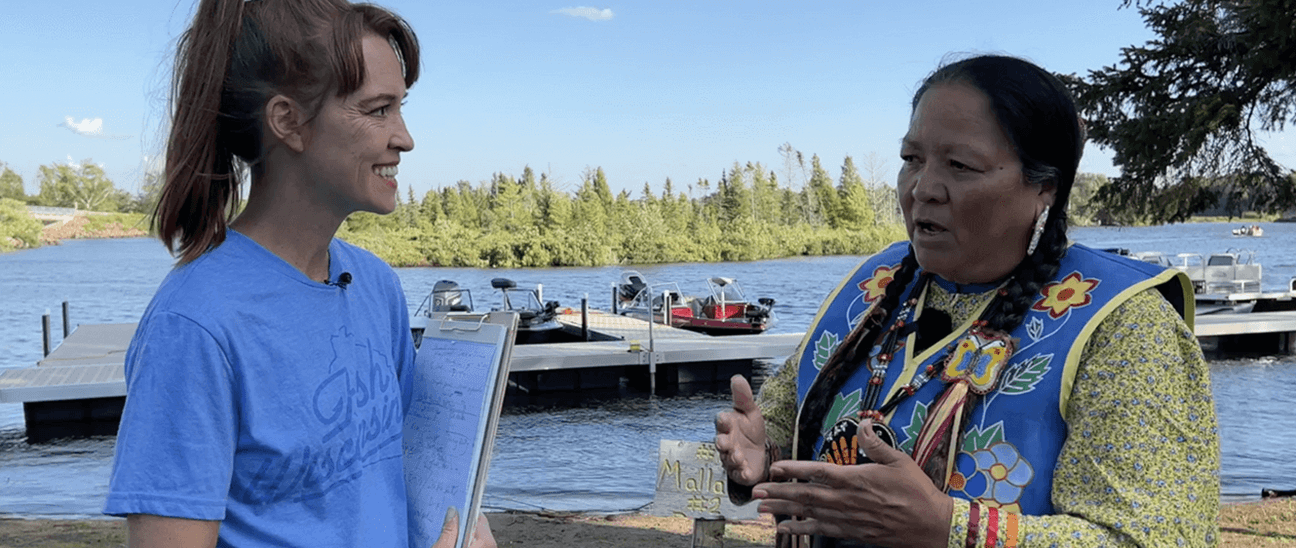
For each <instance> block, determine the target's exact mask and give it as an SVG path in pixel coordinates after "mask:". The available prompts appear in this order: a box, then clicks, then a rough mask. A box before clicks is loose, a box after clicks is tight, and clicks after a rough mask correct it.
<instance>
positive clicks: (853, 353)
mask: <svg viewBox="0 0 1296 548" xmlns="http://www.w3.org/2000/svg"><path fill="white" fill-rule="evenodd" d="M955 83H957V84H965V85H969V86H972V87H974V88H976V89H977V90H979V91H981V92H982V93H984V94H985V95H986V97H987V98H988V99H989V101H990V108H991V111H992V112H993V113H994V115H995V118H996V120H997V121H998V122H999V125H1000V126H1001V127H1002V128H1003V130H1004V133H1005V134H1007V136H1008V139H1009V141H1010V142H1011V143H1012V145H1013V148H1014V150H1015V152H1016V153H1017V156H1018V158H1019V159H1020V160H1021V162H1022V175H1023V176H1024V177H1026V180H1027V182H1029V183H1031V184H1037V185H1053V186H1054V188H1055V192H1054V200H1053V204H1052V206H1051V207H1050V210H1049V213H1048V219H1047V221H1046V223H1045V227H1044V231H1043V233H1042V234H1041V236H1040V241H1039V244H1038V246H1037V247H1036V249H1035V252H1034V253H1032V254H1029V255H1027V256H1026V257H1025V259H1023V260H1022V262H1021V263H1019V264H1018V265H1017V266H1016V267H1015V268H1014V269H1013V271H1012V272H1011V273H1010V274H1009V276H1010V278H1009V280H1008V282H1007V283H1006V284H1005V285H1004V287H1003V289H1002V291H1001V292H1000V293H999V294H998V295H996V296H995V297H994V300H993V301H992V302H991V303H990V304H989V305H988V306H987V307H986V309H985V311H984V312H983V314H982V316H981V319H982V320H985V322H986V328H988V329H991V330H995V331H1001V332H1011V331H1012V330H1014V329H1016V328H1017V326H1019V325H1021V322H1022V319H1023V318H1025V316H1026V312H1027V311H1028V310H1029V309H1030V307H1031V305H1032V304H1034V302H1035V301H1036V300H1037V299H1038V298H1039V296H1040V289H1041V288H1042V287H1043V286H1044V284H1046V283H1048V282H1049V281H1050V280H1052V279H1053V278H1054V277H1055V276H1056V275H1057V271H1058V268H1059V265H1060V264H1061V261H1062V258H1063V257H1064V256H1065V255H1066V251H1067V235H1066V229H1067V214H1066V209H1067V202H1068V201H1069V199H1070V195H1071V186H1072V185H1073V184H1074V182H1075V174H1076V170H1077V169H1078V167H1079V165H1080V156H1081V154H1082V153H1083V151H1084V130H1083V128H1082V127H1081V125H1080V119H1079V116H1078V113H1077V111H1076V106H1075V101H1074V100H1073V99H1072V97H1071V94H1070V92H1068V91H1067V89H1066V87H1065V86H1064V85H1063V84H1062V82H1061V81H1060V80H1058V78H1057V77H1055V76H1053V75H1052V74H1050V73H1049V72H1047V71H1045V70H1044V69H1042V68H1040V67H1038V66H1036V65H1034V64H1032V63H1030V62H1028V61H1024V60H1021V59H1017V58H1014V57H1005V56H998V55H986V56H978V57H972V58H968V59H964V60H961V61H957V62H954V63H949V64H946V65H944V66H942V67H941V68H939V69H937V70H936V72H934V73H932V74H931V75H930V76H928V77H927V78H926V79H925V80H924V81H923V83H922V85H921V86H920V87H919V89H918V91H917V92H915V94H914V98H913V103H912V108H915V109H916V108H917V107H918V102H919V100H920V99H922V96H923V94H925V93H926V92H927V91H928V90H929V89H931V88H932V87H934V86H938V85H942V84H955ZM918 270H919V266H918V261H917V259H916V258H915V256H914V252H913V247H912V246H910V248H909V253H908V255H906V256H905V258H904V260H903V261H902V262H901V266H900V269H899V270H898V271H897V272H896V273H895V277H894V279H893V280H892V281H891V283H890V284H889V285H887V288H886V293H885V294H884V296H883V297H882V301H881V302H880V303H879V305H878V307H877V308H876V309H875V311H874V313H873V314H871V315H870V316H869V317H868V318H865V319H864V320H863V321H861V322H860V325H859V326H857V327H856V328H855V329H854V330H852V331H851V333H850V334H848V335H847V336H846V338H845V339H844V340H843V341H842V342H841V344H840V345H839V346H838V348H837V350H836V351H834V352H833V355H832V356H830V357H829V358H828V362H827V363H825V364H824V366H823V369H822V370H821V371H820V373H819V376H818V378H817V379H816V380H815V383H814V384H813V385H812V386H811V387H810V390H809V392H808V393H807V394H806V398H805V400H804V401H805V403H804V405H803V407H802V409H801V414H800V418H799V420H798V422H797V431H798V432H799V433H800V437H799V439H798V443H797V447H795V448H794V449H795V450H796V458H798V459H802V460H810V459H813V458H814V457H813V453H814V444H815V442H816V441H818V438H819V433H820V432H821V430H822V428H823V421H824V419H825V416H826V415H827V412H828V409H829V408H830V407H831V405H832V401H833V396H834V395H835V394H836V393H837V392H839V391H841V389H842V387H843V386H844V385H845V384H846V381H847V380H848V379H850V378H851V377H852V376H854V374H855V373H856V372H857V371H858V370H859V368H860V366H861V365H862V364H863V363H864V362H865V361H866V360H865V359H864V358H865V357H866V356H867V355H868V352H867V349H870V348H872V347H873V346H874V345H875V344H877V342H878V340H877V339H878V336H879V335H880V334H881V333H882V331H883V327H882V326H883V325H887V322H891V321H894V319H893V318H891V316H892V315H893V314H894V313H895V311H896V310H897V309H898V308H899V307H898V306H897V305H899V304H900V297H901V296H902V295H903V294H904V291H905V289H906V288H907V287H908V286H909V285H910V282H912V281H913V278H914V276H915V275H916V273H917V272H918ZM861 349H863V350H864V352H863V353H861V352H860V350H861Z"/></svg>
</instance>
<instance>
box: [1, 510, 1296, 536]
mask: <svg viewBox="0 0 1296 548" xmlns="http://www.w3.org/2000/svg"><path fill="white" fill-rule="evenodd" d="M486 517H487V519H488V520H489V521H490V524H491V531H492V533H493V534H494V535H495V540H496V543H497V544H498V545H499V546H501V547H507V546H518V547H522V546H525V547H527V548H595V547H602V546H638V547H644V548H665V547H670V546H689V545H690V544H691V538H692V531H693V524H692V520H690V519H688V518H683V517H656V516H650V515H646V514H642V513H622V514H597V513H582V512H521V511H511V512H490V513H487V514H486ZM773 540H774V523H773V520H772V518H770V517H769V516H761V519H759V520H752V521H736V522H729V523H728V524H727V525H726V527H725V537H724V545H725V546H730V547H739V548H745V547H752V546H771V545H772V544H773ZM125 542H126V522H125V520H124V519H120V518H105V519H82V520H54V519H42V518H14V517H7V518H0V548H10V547H14V548H16V547H37V546H58V547H66V548H76V547H92V546H95V547H103V546H125ZM1259 542H1263V543H1266V544H1268V543H1275V544H1274V545H1292V544H1296V498H1279V499H1262V500H1259V501H1247V502H1232V503H1223V504H1221V505H1220V544H1219V546H1220V548H1253V547H1254V546H1255V545H1256V544H1257V543H1259Z"/></svg>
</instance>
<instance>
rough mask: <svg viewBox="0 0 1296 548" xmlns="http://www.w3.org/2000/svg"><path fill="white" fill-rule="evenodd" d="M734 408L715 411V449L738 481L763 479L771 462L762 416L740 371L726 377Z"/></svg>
mask: <svg viewBox="0 0 1296 548" xmlns="http://www.w3.org/2000/svg"><path fill="white" fill-rule="evenodd" d="M729 389H730V391H731V392H733V410H731V411H721V412H720V413H718V414H717V415H716V419H715V427H716V437H715V444H716V449H717V450H719V451H720V461H721V462H723V463H724V467H725V472H726V473H728V474H729V478H730V479H732V480H734V481H735V482H738V483H739V484H740V485H748V486H750V485H756V484H757V483H760V482H762V481H765V480H766V477H765V476H766V475H767V472H768V470H769V465H770V463H768V462H766V458H767V457H766V453H765V439H766V438H765V417H763V416H761V412H760V409H759V408H758V407H756V398H755V397H754V396H753V395H752V389H751V385H750V384H747V379H746V378H744V377H743V376H742V375H734V376H733V378H731V379H729Z"/></svg>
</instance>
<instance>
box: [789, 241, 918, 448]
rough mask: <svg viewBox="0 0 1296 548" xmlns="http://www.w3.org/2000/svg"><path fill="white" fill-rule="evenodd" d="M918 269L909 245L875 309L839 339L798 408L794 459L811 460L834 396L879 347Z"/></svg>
mask: <svg viewBox="0 0 1296 548" xmlns="http://www.w3.org/2000/svg"><path fill="white" fill-rule="evenodd" d="M918 268H919V267H918V259H917V257H916V256H915V255H914V252H913V246H912V245H911V246H909V253H908V254H907V255H905V258H904V260H903V261H901V262H900V268H899V269H898V270H896V272H895V274H893V275H892V276H893V277H892V279H891V282H890V283H888V284H887V286H886V291H885V292H884V293H883V294H882V300H881V301H879V302H878V304H877V307H876V308H874V309H873V311H872V313H870V314H869V315H868V316H867V317H865V318H864V319H862V320H860V323H859V325H856V326H855V329H852V330H851V332H850V333H849V334H847V335H846V337H845V338H843V339H842V341H841V344H839V345H838V346H837V349H836V350H834V351H833V353H832V355H831V356H829V357H828V361H827V362H825V363H824V365H823V368H822V369H820V370H819V376H818V377H817V378H816V379H815V383H814V384H813V385H811V386H810V390H809V391H808V392H807V393H806V397H805V404H804V406H802V408H801V416H800V420H799V421H798V422H797V431H798V432H800V433H801V434H800V437H799V438H798V440H797V446H796V447H794V448H793V449H795V450H796V458H797V459H799V460H811V459H812V458H813V456H812V455H813V453H814V444H815V442H816V441H818V438H819V433H820V431H821V430H822V429H823V421H824V418H825V416H826V415H827V414H828V409H829V408H831V407H832V402H833V395H834V394H836V393H837V392H839V391H841V389H842V386H845V384H846V380H847V379H850V378H851V377H852V376H854V375H855V372H856V371H859V368H860V366H861V365H863V364H864V362H865V361H866V360H865V358H866V357H867V356H868V351H869V349H871V348H873V346H874V345H876V344H877V343H878V340H877V338H878V336H879V335H880V334H881V333H882V330H883V326H885V325H887V324H888V323H889V322H891V321H894V320H893V319H892V316H893V315H894V314H895V313H896V311H897V310H898V309H899V306H898V305H899V304H900V297H901V296H902V295H904V292H905V288H906V287H908V286H909V282H911V281H913V279H914V275H915V274H917V272H918ZM861 351H862V352H861Z"/></svg>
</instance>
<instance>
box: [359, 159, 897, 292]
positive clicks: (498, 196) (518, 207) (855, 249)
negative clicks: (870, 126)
mask: <svg viewBox="0 0 1296 548" xmlns="http://www.w3.org/2000/svg"><path fill="white" fill-rule="evenodd" d="M810 164H811V165H810V167H809V170H808V173H805V177H804V180H805V181H806V182H805V184H802V185H800V187H801V188H799V189H793V188H790V187H789V186H783V185H780V184H779V181H778V178H777V177H776V175H775V174H774V172H772V171H769V170H766V169H765V168H764V167H762V166H761V165H760V164H759V163H748V164H746V165H739V164H737V163H735V164H734V166H733V168H732V169H730V170H729V171H727V172H725V173H724V175H723V176H722V177H721V178H720V180H719V181H718V182H716V183H714V184H713V183H711V182H709V181H707V180H705V179H703V180H700V181H698V182H697V183H696V184H694V185H689V188H688V189H687V191H685V190H682V189H679V188H675V187H674V185H673V184H672V182H671V181H670V180H669V179H667V180H666V182H665V186H664V188H663V189H662V190H661V191H660V192H659V193H658V192H654V191H653V190H652V188H650V186H649V185H647V184H645V185H644V188H643V192H642V195H641V196H638V197H633V198H632V197H631V194H630V192H629V191H622V192H620V193H618V194H613V193H612V191H611V189H610V187H609V185H608V182H607V178H606V176H605V175H604V173H603V170H602V169H601V168H598V169H593V170H587V171H586V173H585V174H583V175H582V177H581V179H582V181H581V185H580V188H579V189H578V190H576V192H575V194H574V195H573V194H571V193H568V192H564V191H561V190H558V189H556V188H555V187H554V184H553V182H552V181H551V180H549V179H548V178H547V177H546V176H545V175H543V174H541V175H539V176H537V175H536V174H535V173H534V172H533V171H532V170H531V168H529V167H528V168H526V169H524V170H523V172H522V174H521V175H520V176H518V177H513V176H510V175H504V174H496V175H495V176H493V177H492V178H491V180H490V181H489V182H484V183H482V184H480V185H477V186H473V185H471V184H469V183H468V182H466V181H461V182H459V183H458V184H457V185H454V186H449V187H446V188H443V189H440V190H431V191H429V192H428V193H427V194H425V195H424V196H423V198H422V199H421V200H419V199H417V198H416V197H415V196H414V194H413V190H412V189H411V190H410V192H409V195H408V198H407V199H405V200H402V201H401V203H400V204H399V205H398V206H397V208H396V211H395V212H394V213H393V214H391V215H386V216H380V215H373V214H365V213H360V214H355V215H352V216H351V217H350V218H348V219H347V221H346V222H345V223H344V224H343V225H342V228H341V230H340V231H339V233H338V236H339V237H340V238H342V239H344V240H347V241H349V242H352V243H354V244H356V245H359V246H361V247H363V248H365V249H368V250H370V251H372V252H374V253H375V254H377V255H378V256H379V257H381V258H383V259H384V260H386V261H387V262H388V263H390V264H392V265H393V266H415V265H436V266H466V267H479V268H480V267H502V268H517V267H546V266H599V265H609V264H649V263H671V262H715V261H750V260H757V259H768V258H776V257H789V256H794V255H848V254H868V253H874V252H876V251H878V250H879V249H881V248H882V247H883V246H885V245H886V244H888V243H890V242H893V241H896V240H899V239H903V238H904V237H905V234H904V229H903V226H902V225H901V224H900V220H899V216H898V209H897V207H896V200H895V190H894V188H892V187H891V186H889V185H883V184H880V183H879V184H866V183H865V182H864V180H863V178H862V177H861V176H860V174H859V171H858V170H857V169H856V168H855V164H854V161H853V160H852V159H851V158H850V157H847V158H846V159H845V162H844V163H843V165H842V170H841V176H840V177H839V178H838V179H837V180H836V181H834V180H833V178H832V176H830V175H829V174H828V172H827V171H826V170H824V169H823V168H822V166H821V165H820V163H819V158H818V157H817V156H816V157H813V158H812V159H811V162H810ZM789 178H791V177H789ZM694 195H697V197H694Z"/></svg>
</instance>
